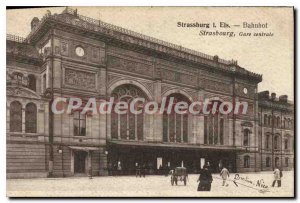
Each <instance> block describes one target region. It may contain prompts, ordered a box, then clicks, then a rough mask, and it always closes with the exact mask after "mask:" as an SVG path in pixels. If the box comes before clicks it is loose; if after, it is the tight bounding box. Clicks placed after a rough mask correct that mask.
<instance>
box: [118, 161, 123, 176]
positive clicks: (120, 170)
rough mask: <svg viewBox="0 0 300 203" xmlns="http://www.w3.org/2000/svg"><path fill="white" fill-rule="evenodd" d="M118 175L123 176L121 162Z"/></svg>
mask: <svg viewBox="0 0 300 203" xmlns="http://www.w3.org/2000/svg"><path fill="white" fill-rule="evenodd" d="M117 170H118V175H122V166H121V162H119V163H118V168H117Z"/></svg>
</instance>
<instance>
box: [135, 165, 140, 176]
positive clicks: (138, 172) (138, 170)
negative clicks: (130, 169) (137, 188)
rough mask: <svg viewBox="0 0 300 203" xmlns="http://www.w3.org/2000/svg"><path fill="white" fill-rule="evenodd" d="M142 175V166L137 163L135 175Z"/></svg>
mask: <svg viewBox="0 0 300 203" xmlns="http://www.w3.org/2000/svg"><path fill="white" fill-rule="evenodd" d="M138 176H140V177H141V167H140V165H139V164H138V163H136V166H135V177H138Z"/></svg>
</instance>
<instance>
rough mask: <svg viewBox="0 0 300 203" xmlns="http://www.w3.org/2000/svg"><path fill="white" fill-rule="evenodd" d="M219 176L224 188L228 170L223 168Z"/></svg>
mask: <svg viewBox="0 0 300 203" xmlns="http://www.w3.org/2000/svg"><path fill="white" fill-rule="evenodd" d="M220 176H221V177H222V179H223V184H222V186H225V185H226V180H227V178H229V171H228V169H227V168H225V167H223V169H222V170H221V172H220ZM226 186H228V184H227V185H226Z"/></svg>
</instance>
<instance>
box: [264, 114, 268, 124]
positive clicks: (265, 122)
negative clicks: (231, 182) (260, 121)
mask: <svg viewBox="0 0 300 203" xmlns="http://www.w3.org/2000/svg"><path fill="white" fill-rule="evenodd" d="M264 125H268V115H267V114H265V115H264Z"/></svg>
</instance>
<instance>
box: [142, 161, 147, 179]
mask: <svg viewBox="0 0 300 203" xmlns="http://www.w3.org/2000/svg"><path fill="white" fill-rule="evenodd" d="M146 168H147V167H146V164H143V167H142V175H143V177H144V178H145V176H146Z"/></svg>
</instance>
